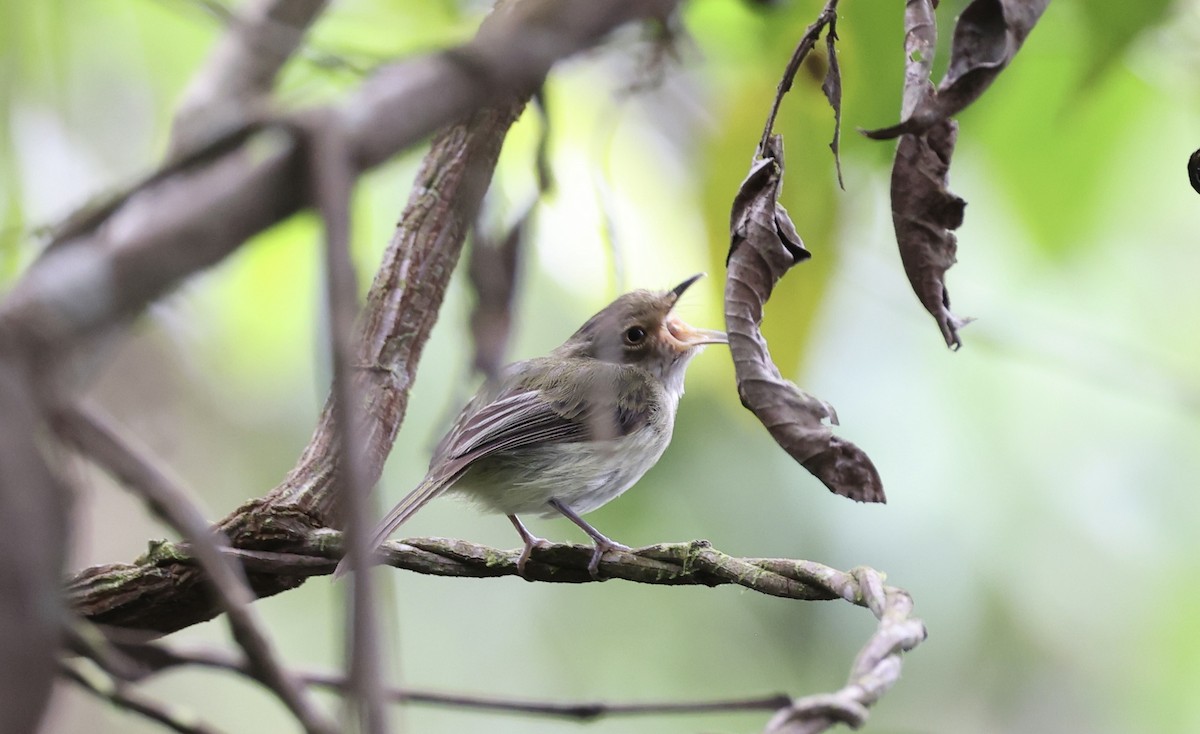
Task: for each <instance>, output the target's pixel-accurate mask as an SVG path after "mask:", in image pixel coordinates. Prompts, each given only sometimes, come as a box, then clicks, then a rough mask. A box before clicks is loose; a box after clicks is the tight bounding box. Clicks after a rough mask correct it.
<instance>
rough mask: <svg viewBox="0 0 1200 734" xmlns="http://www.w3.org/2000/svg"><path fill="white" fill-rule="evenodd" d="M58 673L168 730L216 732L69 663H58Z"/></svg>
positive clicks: (188, 715) (183, 733)
mask: <svg viewBox="0 0 1200 734" xmlns="http://www.w3.org/2000/svg"><path fill="white" fill-rule="evenodd" d="M59 674H60V675H61V676H62V677H63V678H66V679H67V680H69V681H71V682H72V683H75V684H76V685H78V686H79V687H80V688H82V689H84V690H85V691H88V692H89V693H94V694H95V695H97V696H99V697H100V698H103V699H105V700H106V701H109V702H110V703H112V704H113V705H114V706H117V707H119V708H122V709H125V710H126V711H131V712H133V713H135V714H140V715H142V716H144V717H146V718H147V719H150V720H151V721H156V722H158V723H159V724H162V725H163V726H165V727H167V728H168V729H170V730H171V731H175V732H179V734H220V732H218V730H216V729H214V728H212V727H211V726H209V725H208V724H205V723H204V722H202V721H199V720H197V719H196V717H195V716H194V715H192V714H191V713H189V712H186V711H180V710H179V709H178V708H175V707H172V706H170V705H168V704H165V703H160V702H159V701H155V700H153V699H151V698H149V697H147V696H143V695H142V694H140V693H138V692H137V691H133V690H130V689H129V687H128V686H126V685H122V684H118V683H114V682H112V681H102V680H100V679H99V678H98V677H97V676H95V675H87V674H85V673H84V672H83V671H81V670H80V669H79V668H78V667H76V666H73V665H71V664H69V663H65V662H64V663H61V664H60V669H59Z"/></svg>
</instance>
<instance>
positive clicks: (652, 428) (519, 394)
mask: <svg viewBox="0 0 1200 734" xmlns="http://www.w3.org/2000/svg"><path fill="white" fill-rule="evenodd" d="M702 275H703V273H701V274H699V275H694V276H692V277H691V278H688V279H687V280H685V281H684V282H682V283H680V284H679V285H678V286H676V287H675V288H673V289H671V290H669V291H665V292H652V291H645V290H638V291H633V292H632V293H626V294H625V295H623V296H621V297H620V298H618V299H617V300H616V301H613V302H612V303H611V304H609V306H608V307H606V308H605V309H604V310H603V311H601V312H600V313H598V314H596V315H595V316H593V317H592V318H591V319H589V320H588V321H587V323H585V324H584V325H583V326H582V327H580V329H579V331H576V332H575V334H574V335H572V336H571V338H570V339H568V340H567V341H566V343H564V344H563V345H562V346H560V347H558V348H557V349H555V350H554V351H552V352H551V353H550V354H549V355H547V356H545V357H538V358H535V359H530V360H526V361H524V362H517V363H515V364H511V365H509V366H508V367H506V368H504V370H503V371H502V372H501V374H500V376H499V377H498V378H497V379H496V380H494V381H493V382H492V383H490V384H487V385H484V386H483V388H481V389H480V391H479V392H478V393H477V394H476V395H475V397H474V398H473V399H472V400H471V402H469V403H467V405H466V407H465V408H463V410H462V412H461V413H459V415H458V418H457V419H456V420H455V422H454V426H453V427H452V428H451V429H450V432H449V433H447V434H446V435H445V437H444V438H442V440H441V441H440V442H439V443H438V445H437V448H436V449H435V450H434V453H433V459H432V461H430V464H429V472H428V473H427V474H426V475H425V478H424V479H423V480H422V481H421V483H420V484H419V485H417V487H416V489H414V490H413V491H411V492H409V493H408V495H407V496H406V497H404V499H402V500H400V503H399V504H397V505H396V506H395V507H394V508H392V511H391V512H389V513H388V515H387V517H385V518H384V519H383V521H382V522H381V523H379V525H378V526H377V527H376V529H375V531H374V533H373V534H372V537H371V547H372V548H378V547H379V545H380V544H381V543H383V541H384V540H386V539H387V537H388V536H389V535H391V534H392V533H393V532H395V530H396V528H398V527H400V525H401V524H402V523H404V521H405V520H407V519H408V518H410V517H412V516H413V514H414V513H415V512H416V511H417V510H419V509H421V508H422V507H424V506H425V503H427V502H429V501H430V500H431V499H433V498H434V497H437V496H438V495H440V494H442V493H443V492H447V491H453V492H457V493H460V494H463V495H466V496H467V497H469V498H470V499H471V500H473V501H474V502H475V503H476V504H478V505H480V506H482V507H483V508H484V509H485V510H488V511H492V512H499V513H503V514H505V515H507V516H508V519H509V520H510V521H511V522H512V524H513V526H514V527H516V529H517V532H518V533H520V535H521V540H522V541H523V542H524V543H525V548H524V550H523V551H522V553H521V557H520V560H519V561H518V563H517V566H518V568H519V569H520V571H521V573H522V574H524V572H525V563H526V561H528V560H529V555H530V553H531V552H532V551H533V549H534V548H537V547H544V546H545V545H547V542H546V541H545V540H543V539H541V538H538V537H537V536H535V535H533V534H532V533H530V532H529V530H528V529H526V527H525V525H524V524H523V523H522V522H521V520H520V519H519V518H518V517H517V515H518V514H522V513H529V512H536V513H539V514H541V516H542V517H554V516H556V515H559V514H561V515H563V516H565V517H566V518H567V519H569V520H570V521H571V522H573V523H575V524H576V525H578V526H579V527H580V528H581V529H582V530H583V531H584V532H585V533H587V534H588V536H589V537H591V539H592V540H593V542H594V543H595V551H594V552H593V553H592V559H591V562H590V563H589V564H588V570H589V571H590V572H591V573H592V575H593V576H596V575H597V574H598V569H599V565H600V560H601V558H602V557H603V556H604V553H605V552H606V551H609V550H629V548H628V547H627V546H624V545H621V544H620V543H617V542H615V541H613V540H610V539H609V538H608V537H606V536H605V535H603V534H602V533H601V532H600V531H599V530H596V529H595V528H594V527H592V526H591V525H590V524H588V523H587V521H585V520H584V519H583V518H582V517H581V516H582V515H583V514H585V513H588V512H591V511H592V510H595V509H596V508H598V507H600V506H601V505H604V504H605V503H607V502H609V501H610V500H612V499H614V498H616V497H618V496H619V495H620V494H621V493H622V492H624V491H625V490H627V489H629V488H630V487H632V486H633V485H634V484H635V483H636V482H637V481H638V480H639V479H641V478H642V475H643V474H645V473H646V472H647V471H648V470H649V469H650V467H652V466H654V464H655V463H657V462H658V459H659V457H660V456H662V454H663V451H665V450H666V448H667V444H669V443H670V442H671V431H672V429H673V427H674V425H675V409H676V407H677V406H678V405H679V398H680V396H681V395H683V375H684V372H685V370H686V369H687V365H688V362H690V361H691V359H692V358H693V357H695V356H696V355H697V354H699V353H700V351H701V348H702V347H703V346H704V345H706V344H725V343H727V341H726V336H725V334H724V333H722V332H719V331H707V330H704V329H695V328H693V327H691V326H688V325H687V324H686V323H684V322H683V321H682V320H681V319H680V318H679V317H678V316H676V315H674V314H673V313H672V309H673V308H674V306H675V303H676V302H677V301H678V300H679V297H680V296H681V295H683V292H684V291H685V290H687V289H688V287H689V286H691V285H692V284H693V283H695V282H696V281H697V280H698V279H699V278H700V277H701V276H702ZM345 570H346V561H345V560H343V561H342V563H341V564H339V566H338V569H337V571H336V572H335V574H334V575H335V577H336V576H338V575H340V574H342V573H344V572H345Z"/></svg>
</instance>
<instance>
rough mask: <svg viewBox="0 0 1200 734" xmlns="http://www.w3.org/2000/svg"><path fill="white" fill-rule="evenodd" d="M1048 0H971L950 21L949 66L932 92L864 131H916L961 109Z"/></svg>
mask: <svg viewBox="0 0 1200 734" xmlns="http://www.w3.org/2000/svg"><path fill="white" fill-rule="evenodd" d="M915 1H917V2H919V1H920V0H915ZM913 2H914V0H910V2H909V5H912V4H913ZM1049 2H1050V0H973V2H971V4H970V5H968V6H967V7H966V9H965V10H963V12H962V15H960V16H959V17H958V22H957V23H956V24H955V26H954V39H953V41H952V42H951V47H950V66H949V68H948V69H947V70H946V76H945V77H944V78H943V79H942V82H941V84H939V85H938V89H937V93H936V94H929V95H925V97H924V99H922V100H921V103H920V104H919V105H917V107H916V108H915V109H913V110H912V111H911V112H910V114H909V115H908V117H906V118H905V119H904V121H903V122H901V123H900V124H898V125H893V126H891V127H887V128H883V129H880V130H870V131H866V132H864V134H865V135H866V136H867V137H869V138H875V139H877V140H881V139H887V138H895V137H898V136H900V135H905V134H915V133H920V132H922V131H924V130H928V129H929V128H931V127H932V126H934V125H936V124H938V123H939V122H941V121H943V120H946V119H948V118H950V117H952V116H954V115H956V114H958V113H959V112H961V111H962V110H964V109H965V108H966V107H967V106H968V105H969V104H971V103H972V102H974V101H975V100H977V99H979V97H980V95H982V94H983V93H984V92H985V91H986V90H987V88H988V87H989V86H991V84H992V82H993V81H995V79H996V77H997V76H998V75H999V74H1000V72H1001V71H1003V70H1004V68H1005V67H1006V66H1008V64H1009V62H1011V61H1012V59H1013V56H1015V55H1016V53H1017V50H1018V49H1020V48H1021V44H1022V43H1024V42H1025V39H1026V37H1028V36H1029V33H1030V31H1032V30H1033V26H1034V24H1035V23H1037V21H1038V18H1040V17H1041V15H1042V12H1043V11H1045V9H1046V6H1047V5H1048V4H1049Z"/></svg>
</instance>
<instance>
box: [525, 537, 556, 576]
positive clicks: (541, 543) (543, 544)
mask: <svg viewBox="0 0 1200 734" xmlns="http://www.w3.org/2000/svg"><path fill="white" fill-rule="evenodd" d="M524 540H525V548H524V549H523V550H522V551H521V555H520V556H519V557H518V558H517V573H519V574H521V578H523V579H525V580H526V581H529V580H530V578H529V577H528V576H526V575H525V564H526V563H528V562H529V556H530V555H532V554H533V549H534V548H537V549H538V550H546V549H547V548H549V547H550V546H551V545H553V543H551V542H550V541H548V540H546V539H545V538H539V537H537V536H536V535H528V536H526V537H525V538H524Z"/></svg>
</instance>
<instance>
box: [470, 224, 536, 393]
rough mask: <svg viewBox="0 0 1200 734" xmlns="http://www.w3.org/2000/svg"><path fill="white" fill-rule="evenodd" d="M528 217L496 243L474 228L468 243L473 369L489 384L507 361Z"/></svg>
mask: <svg viewBox="0 0 1200 734" xmlns="http://www.w3.org/2000/svg"><path fill="white" fill-rule="evenodd" d="M528 217H529V212H526V213H525V214H524V215H523V216H522V217H521V218H520V219H518V220H517V221H516V223H514V224H513V225H512V227H510V228H509V229H508V231H507V232H505V233H504V235H503V237H502V238H497V239H493V238H491V237H489V236H487V235H485V234H484V233H483V228H482V227H480V226H479V225H476V227H475V236H474V237H473V238H472V241H471V254H470V260H469V263H468V266H467V276H468V278H469V280H470V281H471V288H472V289H473V290H474V291H475V308H474V309H472V311H471V339H472V342H473V343H474V345H475V361H474V367H475V369H476V370H477V371H478V372H479V373H480V374H481V375H483V376H484V377H485V378H486V379H489V380H490V379H492V378H494V377H495V376H496V375H497V373H498V372H499V371H500V368H501V367H503V366H504V364H505V361H506V359H505V357H506V352H507V351H508V340H509V337H510V336H511V334H512V302H513V295H514V294H515V292H516V279H517V268H518V266H519V262H520V251H521V240H522V239H523V237H524V232H525V223H526V221H527V220H528Z"/></svg>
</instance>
